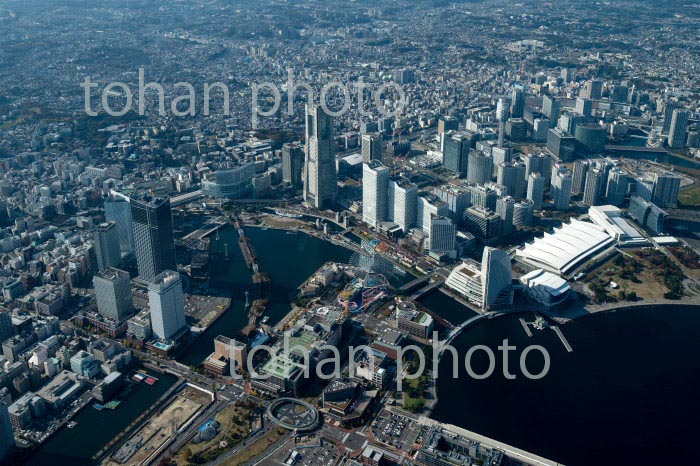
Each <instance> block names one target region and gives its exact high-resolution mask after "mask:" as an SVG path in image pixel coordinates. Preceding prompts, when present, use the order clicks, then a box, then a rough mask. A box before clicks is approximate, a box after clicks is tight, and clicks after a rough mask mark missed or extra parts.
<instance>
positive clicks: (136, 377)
mask: <svg viewBox="0 0 700 466" xmlns="http://www.w3.org/2000/svg"><path fill="white" fill-rule="evenodd" d="M131 378H132V379H134V380H135V381H136V382H143V380H144V379H145V378H146V376H144V375H143V374H141V373H139V372H136V373H135V374H134V375H133V376H132V377H131Z"/></svg>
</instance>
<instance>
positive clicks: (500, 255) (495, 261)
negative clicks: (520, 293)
mask: <svg viewBox="0 0 700 466" xmlns="http://www.w3.org/2000/svg"><path fill="white" fill-rule="evenodd" d="M481 280H482V283H481V287H482V294H483V296H484V304H483V309H485V310H488V309H495V308H499V307H507V306H511V305H512V304H513V283H512V282H513V269H512V266H511V264H510V257H509V256H508V253H506V252H505V251H503V250H501V249H496V248H491V247H488V246H487V247H485V248H484V253H483V255H482V256H481Z"/></svg>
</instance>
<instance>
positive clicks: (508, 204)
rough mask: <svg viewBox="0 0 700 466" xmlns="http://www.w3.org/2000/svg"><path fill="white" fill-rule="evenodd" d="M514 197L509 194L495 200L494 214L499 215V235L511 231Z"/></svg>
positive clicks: (505, 234) (504, 234)
mask: <svg viewBox="0 0 700 466" xmlns="http://www.w3.org/2000/svg"><path fill="white" fill-rule="evenodd" d="M514 209H515V199H513V198H512V197H511V196H503V197H499V198H498V200H497V201H496V215H498V216H499V217H501V236H508V235H510V234H511V233H513V213H514Z"/></svg>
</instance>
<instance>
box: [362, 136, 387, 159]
mask: <svg viewBox="0 0 700 466" xmlns="http://www.w3.org/2000/svg"><path fill="white" fill-rule="evenodd" d="M373 160H377V161H379V162H381V161H382V135H381V134H379V133H367V134H363V135H362V161H363V162H364V163H368V162H371V161H373Z"/></svg>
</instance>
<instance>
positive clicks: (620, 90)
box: [610, 84, 630, 103]
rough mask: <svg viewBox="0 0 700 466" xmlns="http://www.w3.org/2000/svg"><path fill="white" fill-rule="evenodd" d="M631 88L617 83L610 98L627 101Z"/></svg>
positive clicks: (620, 101) (615, 100) (618, 101)
mask: <svg viewBox="0 0 700 466" xmlns="http://www.w3.org/2000/svg"><path fill="white" fill-rule="evenodd" d="M629 93H630V89H629V87H627V86H623V85H622V84H615V85H614V86H613V88H612V90H611V91H610V100H612V101H613V102H617V103H627V101H628V100H629Z"/></svg>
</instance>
